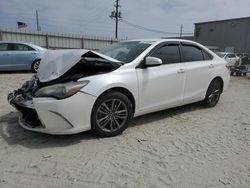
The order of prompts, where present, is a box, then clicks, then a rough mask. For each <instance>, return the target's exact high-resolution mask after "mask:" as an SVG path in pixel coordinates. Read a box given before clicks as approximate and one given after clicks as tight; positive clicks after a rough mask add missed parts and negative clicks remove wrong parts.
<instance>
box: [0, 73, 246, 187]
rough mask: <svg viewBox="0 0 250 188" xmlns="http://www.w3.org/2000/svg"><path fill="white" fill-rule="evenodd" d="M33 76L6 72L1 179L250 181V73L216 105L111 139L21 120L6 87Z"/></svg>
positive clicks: (23, 182)
mask: <svg viewBox="0 0 250 188" xmlns="http://www.w3.org/2000/svg"><path fill="white" fill-rule="evenodd" d="M30 77H31V74H29V73H11V74H7V73H6V74H0V103H1V108H0V187H24V188H28V187H30V188H34V187H55V188H56V187H58V188H61V187H84V188H87V187H91V188H94V187H152V188H153V187H192V188H195V187H199V188H200V187H216V188H217V187H236V188H241V187H245V188H249V187H250V77H248V78H236V77H233V78H232V79H231V83H230V87H229V89H228V91H227V92H225V93H224V94H223V95H222V98H221V100H220V102H219V104H218V105H217V106H216V107H214V108H210V109H205V108H203V107H202V106H200V105H199V104H191V105H186V106H183V107H178V108H174V109H170V110H165V111H161V112H157V113H153V114H149V115H145V116H142V117H138V118H136V119H134V120H133V122H132V125H131V126H130V127H129V128H128V129H127V130H126V131H125V132H124V133H123V134H122V135H120V136H117V137H113V138H104V139H100V138H97V137H95V136H93V135H92V134H91V133H90V132H86V133H81V134H76V135H70V136H51V135H46V134H39V133H33V132H29V131H26V130H24V129H22V128H21V127H19V125H18V123H17V118H18V115H19V114H18V112H17V111H16V110H15V109H14V108H12V107H11V106H10V105H9V104H8V103H7V101H6V95H7V93H8V92H10V91H12V90H13V89H15V88H17V87H18V86H20V85H21V83H23V82H24V81H25V80H27V79H29V78H30Z"/></svg>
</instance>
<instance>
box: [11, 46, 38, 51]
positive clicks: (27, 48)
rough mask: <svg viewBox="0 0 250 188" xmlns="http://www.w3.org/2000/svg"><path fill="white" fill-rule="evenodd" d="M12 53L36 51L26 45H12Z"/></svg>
mask: <svg viewBox="0 0 250 188" xmlns="http://www.w3.org/2000/svg"><path fill="white" fill-rule="evenodd" d="M10 50H11V51H33V50H34V49H33V48H31V47H29V46H27V45H25V44H10Z"/></svg>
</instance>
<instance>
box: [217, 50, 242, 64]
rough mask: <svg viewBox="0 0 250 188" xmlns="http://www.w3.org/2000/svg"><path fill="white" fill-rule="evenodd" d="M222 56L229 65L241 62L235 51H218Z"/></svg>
mask: <svg viewBox="0 0 250 188" xmlns="http://www.w3.org/2000/svg"><path fill="white" fill-rule="evenodd" d="M216 54H217V55H218V56H220V57H221V58H224V59H225V60H226V61H227V62H228V65H229V66H235V65H236V63H239V62H240V57H238V56H236V55H235V54H234V53H229V52H217V53H216Z"/></svg>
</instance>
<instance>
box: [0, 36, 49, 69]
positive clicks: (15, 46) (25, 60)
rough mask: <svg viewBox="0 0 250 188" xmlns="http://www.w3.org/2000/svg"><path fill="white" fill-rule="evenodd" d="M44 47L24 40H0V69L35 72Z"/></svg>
mask: <svg viewBox="0 0 250 188" xmlns="http://www.w3.org/2000/svg"><path fill="white" fill-rule="evenodd" d="M45 51H46V49H45V48H42V47H40V46H37V45H34V44H31V43H24V42H3V41H2V42H0V71H16V70H31V71H32V72H37V70H38V67H39V64H40V61H41V59H42V57H43V54H44V52H45Z"/></svg>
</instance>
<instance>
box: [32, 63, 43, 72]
mask: <svg viewBox="0 0 250 188" xmlns="http://www.w3.org/2000/svg"><path fill="white" fill-rule="evenodd" d="M40 62H41V60H36V61H34V62H33V63H32V65H31V71H32V72H34V73H36V72H37V70H38V68H39V65H40Z"/></svg>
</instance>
